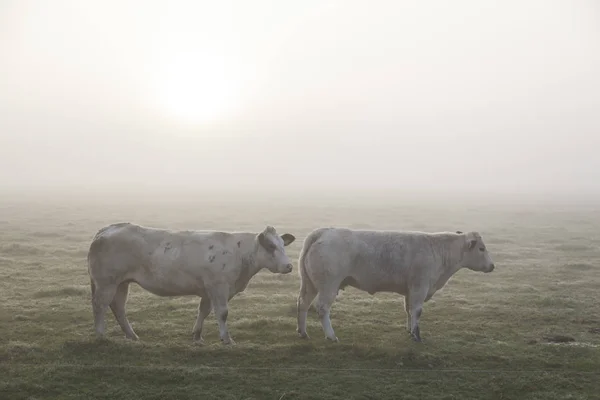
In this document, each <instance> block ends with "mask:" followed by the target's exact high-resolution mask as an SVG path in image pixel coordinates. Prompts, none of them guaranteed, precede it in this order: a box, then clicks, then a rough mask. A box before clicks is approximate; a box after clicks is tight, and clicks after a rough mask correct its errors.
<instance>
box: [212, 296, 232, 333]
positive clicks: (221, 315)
mask: <svg viewBox="0 0 600 400" xmlns="http://www.w3.org/2000/svg"><path fill="white" fill-rule="evenodd" d="M228 294H229V288H228V287H227V285H219V286H217V287H216V288H215V290H213V291H212V296H210V301H211V303H212V304H213V308H214V310H215V316H216V317H217V321H218V323H219V337H220V338H221V341H222V342H223V344H235V342H234V341H233V339H232V338H231V336H230V335H229V330H228V329H227V315H228V314H229V310H228V308H227V303H228V301H227V299H228V297H227V296H228Z"/></svg>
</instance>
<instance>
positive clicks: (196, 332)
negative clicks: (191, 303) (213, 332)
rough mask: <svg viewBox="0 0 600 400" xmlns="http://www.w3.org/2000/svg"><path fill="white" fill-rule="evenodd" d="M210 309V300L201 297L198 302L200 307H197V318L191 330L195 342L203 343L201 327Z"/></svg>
mask: <svg viewBox="0 0 600 400" xmlns="http://www.w3.org/2000/svg"><path fill="white" fill-rule="evenodd" d="M211 308H212V304H211V302H210V298H209V297H208V296H204V297H202V299H201V300H200V305H198V318H197V319H196V323H195V324H194V329H192V334H193V339H194V341H195V342H198V343H204V340H203V339H202V326H203V325H204V320H205V319H206V317H208V315H209V314H210V310H211Z"/></svg>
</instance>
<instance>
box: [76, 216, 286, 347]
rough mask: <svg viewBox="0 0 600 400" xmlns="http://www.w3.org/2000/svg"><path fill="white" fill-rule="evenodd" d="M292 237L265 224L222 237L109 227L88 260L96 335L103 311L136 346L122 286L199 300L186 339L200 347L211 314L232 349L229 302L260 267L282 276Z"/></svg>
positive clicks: (131, 226)
mask: <svg viewBox="0 0 600 400" xmlns="http://www.w3.org/2000/svg"><path fill="white" fill-rule="evenodd" d="M295 239H296V238H295V237H294V235H292V234H289V233H284V234H283V235H281V236H280V235H278V234H277V231H276V230H275V228H273V227H272V226H267V227H266V228H265V229H264V230H263V231H262V232H260V233H249V232H231V233H227V232H217V231H173V230H166V229H157V228H150V227H144V226H140V225H135V224H131V223H117V224H112V225H108V226H106V227H104V228H102V229H100V231H98V233H97V234H96V236H95V237H94V238H93V240H92V243H91V245H90V248H89V252H88V257H87V259H88V273H89V275H90V280H91V290H92V308H93V314H94V326H95V331H96V336H97V337H98V338H103V337H104V331H105V321H104V317H105V314H106V310H107V308H108V307H109V306H110V309H111V310H112V312H113V314H114V315H115V318H116V320H117V322H118V323H119V325H120V326H121V329H122V330H123V332H124V333H125V337H126V338H128V339H132V340H138V336H137V335H136V333H135V332H134V331H133V329H132V327H131V325H130V323H129V321H128V319H127V316H126V314H125V303H126V302H127V295H128V292H129V284H130V283H131V282H135V283H137V284H138V285H140V286H141V287H142V288H144V289H145V290H147V291H149V292H151V293H153V294H155V295H157V296H162V297H173V296H199V297H200V298H201V300H200V305H199V306H198V316H197V319H196V323H195V325H194V327H193V329H192V337H193V340H194V341H195V342H198V343H203V339H202V326H203V323H204V319H205V318H206V317H207V316H208V315H209V314H210V312H211V310H214V312H215V316H216V318H217V321H218V326H219V336H220V339H221V341H222V342H223V344H235V343H234V341H233V339H232V338H231V336H230V335H229V331H228V329H227V313H228V301H229V300H231V298H232V297H233V296H235V295H236V294H237V293H240V292H242V291H244V289H245V288H246V286H247V285H248V282H249V281H250V279H251V278H252V277H253V276H254V275H256V273H258V272H259V271H260V270H261V269H263V268H266V269H268V270H269V271H271V272H273V273H280V274H289V273H290V272H291V271H292V264H291V262H290V259H289V258H288V256H287V254H286V252H285V248H284V247H285V246H288V245H290V244H291V243H292V242H294V240H295Z"/></svg>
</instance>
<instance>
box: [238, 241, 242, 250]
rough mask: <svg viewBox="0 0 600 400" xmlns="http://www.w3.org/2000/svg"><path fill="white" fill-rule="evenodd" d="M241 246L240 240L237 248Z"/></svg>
mask: <svg viewBox="0 0 600 400" xmlns="http://www.w3.org/2000/svg"><path fill="white" fill-rule="evenodd" d="M241 245H242V241H241V240H240V241H239V242H238V248H239V247H240V246H241Z"/></svg>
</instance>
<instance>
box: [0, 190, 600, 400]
mask: <svg viewBox="0 0 600 400" xmlns="http://www.w3.org/2000/svg"><path fill="white" fill-rule="evenodd" d="M389 203H393V202H391V201H390V202H389ZM353 204H354V205H344V203H334V202H331V204H330V205H319V206H314V205H313V206H311V205H310V204H300V203H298V204H294V203H293V202H292V203H290V202H272V203H269V204H266V203H265V204H261V203H257V202H243V201H240V202H239V203H228V204H226V205H219V204H218V203H216V202H205V203H202V202H193V201H188V202H179V203H173V202H172V203H167V202H159V201H155V202H144V203H143V204H141V205H140V204H137V205H136V204H133V202H129V203H127V204H116V203H115V202H113V203H109V202H105V203H102V202H100V201H96V202H94V203H91V202H85V201H78V202H74V201H71V202H64V201H55V200H48V199H43V198H42V199H39V200H38V201H35V202H34V201H31V200H27V201H21V202H18V201H9V202H2V203H0V398H1V399H11V400H13V399H46V398H53V399H75V398H86V399H100V398H102V399H130V398H132V399H133V398H135V399H187V398H189V399H192V398H193V399H213V398H214V399H224V400H225V399H286V400H291V399H345V398H347V399H383V398H390V399H391V398H395V399H397V398H405V399H422V398H432V399H492V398H494V399H496V398H504V399H516V398H527V399H592V398H600V303H599V300H600V290H599V289H600V208H595V209H594V208H591V207H588V208H583V207H579V208H578V207H562V208H561V207H553V208H550V207H548V208H542V209H540V208H538V207H535V206H527V207H525V206H523V207H507V206H481V205H470V206H466V205H460V204H456V205H451V206H445V207H442V206H439V205H435V204H431V205H410V204H396V205H393V204H386V202H385V201H379V202H378V203H373V204H366V203H364V204H360V202H358V201H355V202H354V203H353ZM121 221H130V222H135V223H140V224H144V225H149V226H156V227H169V228H186V229H194V228H195V229H223V230H253V231H258V230H260V229H263V228H264V225H265V224H272V225H274V226H275V227H276V228H277V229H278V231H279V232H280V233H283V232H285V231H287V232H290V233H293V234H294V235H295V236H296V237H297V241H296V242H295V243H294V244H292V245H291V246H290V247H289V250H288V253H289V254H290V255H291V256H292V257H293V260H294V263H295V265H296V261H297V256H298V253H299V250H300V248H301V245H302V241H303V240H304V237H305V236H306V234H307V233H308V232H309V231H310V230H312V229H314V228H317V227H321V226H346V227H356V228H374V229H418V230H426V231H438V230H457V229H458V230H463V231H466V230H479V231H480V232H481V233H482V234H483V237H484V240H485V242H486V244H487V246H488V248H489V249H490V252H491V255H492V257H493V259H494V262H495V263H496V270H495V271H494V272H493V273H491V274H482V273H475V272H472V271H469V270H461V271H460V272H459V273H458V274H456V275H455V276H454V277H453V278H452V279H451V280H450V281H449V282H448V284H447V285H446V286H445V288H444V289H443V290H442V291H440V292H438V293H437V294H436V295H435V296H434V297H433V299H432V300H431V301H430V302H428V303H427V304H426V305H425V309H424V312H423V317H422V318H421V333H422V336H423V340H424V342H423V343H421V344H418V343H414V342H413V341H411V340H410V337H409V335H408V334H407V333H406V332H405V330H404V323H405V314H404V310H403V305H402V304H403V303H402V299H401V297H399V296H397V295H392V294H377V295H375V296H370V295H368V294H367V293H363V292H359V291H357V290H355V289H352V288H348V289H347V290H345V291H343V292H340V295H339V297H338V299H337V301H336V303H334V306H333V309H332V322H333V324H334V328H335V329H336V334H337V336H338V337H339V339H340V343H331V342H328V341H326V340H325V339H324V336H323V333H322V331H321V327H320V325H319V323H318V321H317V318H316V315H315V313H314V311H313V310H311V312H310V314H309V327H308V328H309V334H310V335H311V339H310V340H308V341H306V340H301V339H299V338H298V337H297V335H296V333H295V328H296V311H295V302H296V296H297V292H298V285H299V278H298V275H297V270H295V271H294V272H293V273H292V274H291V275H285V276H278V275H273V274H271V273H269V272H266V271H263V272H261V273H260V274H259V275H257V276H256V277H255V278H254V279H253V280H252V281H251V282H250V284H249V285H248V287H247V289H246V291H245V292H244V293H241V294H239V295H238V296H236V297H235V298H234V299H233V300H232V302H231V303H230V309H229V319H228V322H229V327H230V331H231V334H232V337H233V338H234V340H235V341H236V342H237V345H235V346H231V347H227V346H223V345H221V343H220V342H219V339H218V330H217V324H216V320H215V318H214V315H213V314H211V316H210V317H209V319H208V320H207V323H206V324H205V334H204V338H205V342H206V344H205V345H204V346H199V345H194V344H193V343H192V340H191V330H192V326H193V324H194V321H195V317H196V307H197V305H198V299H197V298H193V297H189V298H184V297H181V298H171V299H168V298H160V297H156V296H153V295H151V294H149V293H147V292H144V291H143V290H142V289H141V288H140V287H139V286H136V285H132V288H131V294H130V298H129V302H128V314H129V319H130V321H131V322H132V325H133V327H134V329H135V330H136V332H137V334H138V335H139V336H140V339H141V340H140V341H139V342H130V341H126V340H125V339H124V335H123V334H122V332H121V330H120V328H119V327H118V325H117V323H116V321H115V320H114V317H113V316H112V314H110V313H109V314H107V315H108V319H107V323H108V336H109V340H107V341H102V342H99V341H96V340H95V339H94V335H93V325H92V312H91V304H90V288H89V278H88V275H87V269H86V263H85V258H86V254H87V249H88V246H89V243H90V240H91V238H92V237H93V235H94V234H95V232H96V231H97V230H98V229H99V228H100V227H102V226H103V225H106V224H108V223H113V222H121ZM560 336H567V337H570V338H572V339H574V341H571V342H567V343H555V341H556V340H559V339H560Z"/></svg>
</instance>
